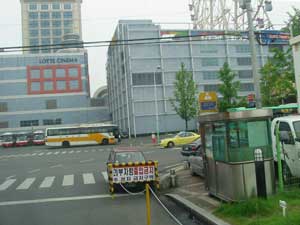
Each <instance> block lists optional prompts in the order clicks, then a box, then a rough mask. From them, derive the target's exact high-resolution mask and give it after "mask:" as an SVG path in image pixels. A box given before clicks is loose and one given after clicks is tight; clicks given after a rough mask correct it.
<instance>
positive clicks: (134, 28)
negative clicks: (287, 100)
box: [106, 20, 289, 135]
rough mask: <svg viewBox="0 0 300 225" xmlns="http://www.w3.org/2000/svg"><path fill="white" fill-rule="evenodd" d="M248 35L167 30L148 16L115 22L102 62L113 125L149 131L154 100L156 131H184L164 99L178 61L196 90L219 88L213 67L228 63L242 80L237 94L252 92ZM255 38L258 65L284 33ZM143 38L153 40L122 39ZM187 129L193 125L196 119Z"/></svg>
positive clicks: (152, 125) (133, 131) (281, 42)
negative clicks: (190, 73)
mask: <svg viewBox="0 0 300 225" xmlns="http://www.w3.org/2000/svg"><path fill="white" fill-rule="evenodd" d="M247 36H248V34H247V32H224V31H202V30H166V29H162V28H161V26H160V25H156V24H154V23H152V21H151V20H124V21H119V24H118V25H117V28H116V30H115V33H114V35H113V39H112V40H113V41H112V42H111V44H110V46H109V49H108V53H107V64H106V70H107V86H108V97H109V109H110V112H111V113H112V120H113V123H116V124H118V125H119V126H120V127H121V128H122V130H123V131H125V132H128V133H130V134H132V135H137V134H144V133H151V132H154V131H156V122H155V121H156V104H155V103H156V102H157V106H158V107H157V108H158V109H157V111H158V117H159V128H160V132H169V131H178V130H184V129H185V124H184V121H183V120H182V119H180V118H179V117H178V115H177V114H176V113H175V111H174V110H173V108H172V106H171V103H170V100H169V99H170V98H172V97H173V91H174V86H173V84H174V81H175V75H176V72H177V71H179V69H180V64H181V63H184V64H185V67H186V68H187V70H188V71H191V72H192V74H193V78H194V80H195V82H196V84H197V89H198V91H199V92H204V91H217V90H218V85H219V84H220V81H219V80H218V71H219V69H220V67H222V66H223V64H224V62H226V61H227V62H228V63H229V65H230V67H231V68H232V69H233V70H234V71H235V72H236V73H237V74H238V76H237V79H238V80H239V81H240V82H241V87H240V93H239V95H240V96H246V95H248V94H250V93H254V86H253V77H252V67H251V53H250V47H249V41H248V40H247V39H246V38H247ZM256 36H257V40H258V42H259V43H260V44H258V43H257V52H258V56H257V57H258V65H259V66H260V67H261V66H262V65H264V64H265V62H266V61H267V58H268V57H269V56H270V55H271V54H272V53H270V51H269V50H270V48H273V47H276V48H284V46H287V45H288V39H289V36H288V35H287V34H284V33H281V32H279V31H260V32H256ZM176 37H177V38H176ZM178 37H179V38H178ZM180 37H181V38H180ZM145 38H150V39H152V40H140V41H135V42H133V41H130V42H129V41H121V40H132V39H145ZM161 38H163V39H161ZM174 38H176V39H174ZM115 41H120V43H121V44H119V43H118V44H116V42H115ZM151 42H152V43H151ZM145 43H147V44H145ZM154 77H156V79H154ZM155 90H156V91H155ZM155 92H156V94H155ZM155 99H157V101H155ZM189 127H190V128H191V129H195V128H196V121H190V123H189Z"/></svg>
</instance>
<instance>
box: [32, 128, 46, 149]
mask: <svg viewBox="0 0 300 225" xmlns="http://www.w3.org/2000/svg"><path fill="white" fill-rule="evenodd" d="M32 143H33V144H34V145H44V144H45V133H44V131H42V130H37V131H34V132H33V140H32Z"/></svg>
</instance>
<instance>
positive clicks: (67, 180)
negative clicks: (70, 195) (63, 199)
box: [62, 174, 74, 186]
mask: <svg viewBox="0 0 300 225" xmlns="http://www.w3.org/2000/svg"><path fill="white" fill-rule="evenodd" d="M73 184H74V175H73V174H72V175H64V179H63V183H62V186H72V185H73Z"/></svg>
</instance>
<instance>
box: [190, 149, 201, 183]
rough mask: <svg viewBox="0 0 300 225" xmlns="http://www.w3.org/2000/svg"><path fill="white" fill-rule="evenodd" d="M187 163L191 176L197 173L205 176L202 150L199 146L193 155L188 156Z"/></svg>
mask: <svg viewBox="0 0 300 225" xmlns="http://www.w3.org/2000/svg"><path fill="white" fill-rule="evenodd" d="M188 165H189V167H190V171H191V174H192V175H193V176H194V175H199V176H201V177H205V168H204V162H203V151H202V148H201V147H200V148H199V150H198V151H196V152H195V153H194V154H193V155H190V156H189V157H188Z"/></svg>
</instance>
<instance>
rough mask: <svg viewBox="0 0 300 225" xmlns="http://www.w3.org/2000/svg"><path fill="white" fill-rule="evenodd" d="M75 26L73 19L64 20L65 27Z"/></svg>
mask: <svg viewBox="0 0 300 225" xmlns="http://www.w3.org/2000/svg"><path fill="white" fill-rule="evenodd" d="M72 26H73V21H72V20H64V27H65V28H71V27H72Z"/></svg>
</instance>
